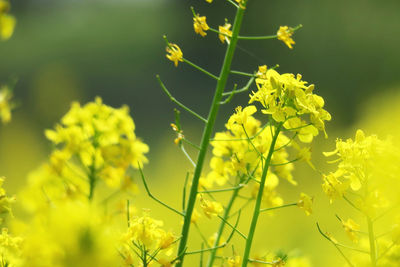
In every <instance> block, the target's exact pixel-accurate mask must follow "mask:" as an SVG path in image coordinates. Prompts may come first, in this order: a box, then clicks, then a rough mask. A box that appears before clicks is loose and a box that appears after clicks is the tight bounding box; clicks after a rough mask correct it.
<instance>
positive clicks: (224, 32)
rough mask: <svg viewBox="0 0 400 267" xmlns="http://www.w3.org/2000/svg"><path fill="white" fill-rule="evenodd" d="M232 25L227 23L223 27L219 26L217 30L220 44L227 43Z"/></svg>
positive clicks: (230, 35)
mask: <svg viewBox="0 0 400 267" xmlns="http://www.w3.org/2000/svg"><path fill="white" fill-rule="evenodd" d="M231 27H232V25H231V24H230V23H228V22H227V21H226V22H225V24H224V25H223V26H219V27H218V30H219V32H220V34H219V35H218V37H219V39H220V40H221V42H222V43H225V41H227V42H228V43H229V40H230V37H232V31H231V30H230V28H231Z"/></svg>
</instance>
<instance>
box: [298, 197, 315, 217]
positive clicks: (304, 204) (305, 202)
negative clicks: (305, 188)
mask: <svg viewBox="0 0 400 267" xmlns="http://www.w3.org/2000/svg"><path fill="white" fill-rule="evenodd" d="M312 204H313V198H312V197H310V196H309V195H307V194H305V193H301V194H300V199H299V201H298V202H297V206H298V207H299V208H300V209H302V210H304V212H305V213H306V215H307V216H309V215H311V213H312Z"/></svg>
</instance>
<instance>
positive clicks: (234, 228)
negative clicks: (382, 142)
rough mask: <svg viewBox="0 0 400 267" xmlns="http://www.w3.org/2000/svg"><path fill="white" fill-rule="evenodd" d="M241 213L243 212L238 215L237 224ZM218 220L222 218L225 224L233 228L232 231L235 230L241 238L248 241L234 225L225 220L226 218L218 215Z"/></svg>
mask: <svg viewBox="0 0 400 267" xmlns="http://www.w3.org/2000/svg"><path fill="white" fill-rule="evenodd" d="M240 213H241V212H239V214H238V218H237V222H238V221H239V218H240ZM218 218H220V219H221V220H222V221H223V222H224V223H226V224H227V225H228V226H229V227H231V228H232V230H234V231H235V232H236V233H238V234H239V235H240V236H241V237H243V238H244V239H245V240H246V239H247V237H246V236H245V235H244V234H243V233H242V232H240V231H239V230H238V229H237V228H236V227H235V226H233V225H232V224H230V223H229V222H228V221H227V220H225V219H224V218H222V217H221V216H219V215H218Z"/></svg>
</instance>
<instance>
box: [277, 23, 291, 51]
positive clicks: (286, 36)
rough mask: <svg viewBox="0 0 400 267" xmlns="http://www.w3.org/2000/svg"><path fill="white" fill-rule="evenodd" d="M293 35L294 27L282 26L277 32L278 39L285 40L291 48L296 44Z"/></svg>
mask: <svg viewBox="0 0 400 267" xmlns="http://www.w3.org/2000/svg"><path fill="white" fill-rule="evenodd" d="M292 35H293V29H292V28H289V27H288V26H280V27H279V30H278V32H277V36H278V40H281V41H282V42H284V43H285V44H286V45H287V46H288V47H289V48H290V49H293V47H292V45H293V44H295V42H294V41H293V39H292Z"/></svg>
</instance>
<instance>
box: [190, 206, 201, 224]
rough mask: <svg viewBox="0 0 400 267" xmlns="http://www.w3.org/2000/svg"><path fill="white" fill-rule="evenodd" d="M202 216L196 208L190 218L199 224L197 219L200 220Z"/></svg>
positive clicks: (192, 221)
mask: <svg viewBox="0 0 400 267" xmlns="http://www.w3.org/2000/svg"><path fill="white" fill-rule="evenodd" d="M200 217H201V215H200V213H199V212H198V211H197V210H196V209H194V210H193V213H192V217H191V218H190V222H191V223H193V224H197V221H198V220H199V218H200Z"/></svg>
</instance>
